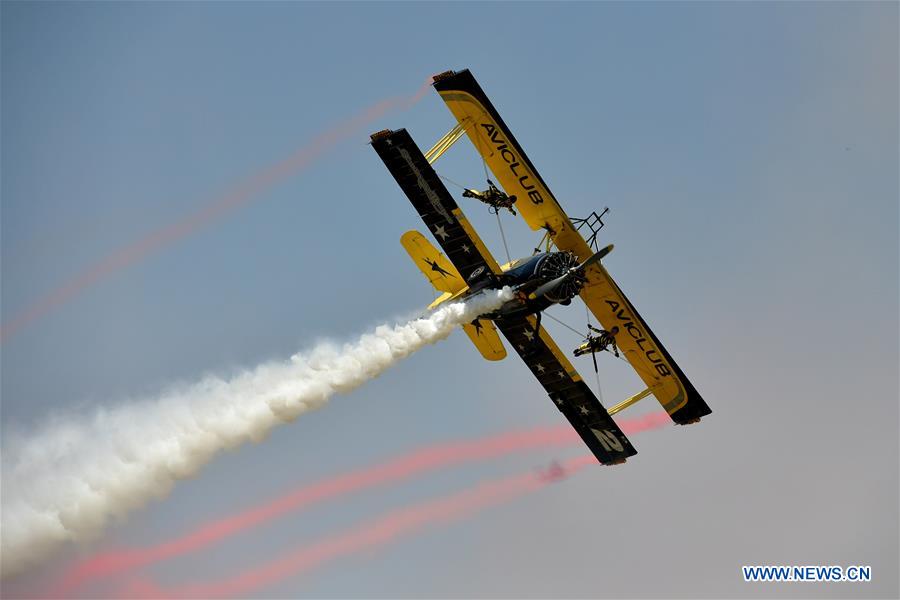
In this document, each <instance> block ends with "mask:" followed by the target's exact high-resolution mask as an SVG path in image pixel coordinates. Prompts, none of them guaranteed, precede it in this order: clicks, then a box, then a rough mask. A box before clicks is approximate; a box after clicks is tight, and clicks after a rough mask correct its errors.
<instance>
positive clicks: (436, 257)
mask: <svg viewBox="0 0 900 600" xmlns="http://www.w3.org/2000/svg"><path fill="white" fill-rule="evenodd" d="M400 243H401V244H402V245H403V248H404V249H405V250H406V252H407V254H409V257H410V258H411V259H412V261H413V262H414V263H416V266H417V267H419V270H421V271H422V273H423V274H424V275H425V277H427V278H428V281H429V282H430V283H431V285H433V286H434V287H435V289H437V290H439V291H441V292H449V293H450V294H455V293H456V292H458V291H460V290H461V289H463V288H464V287H466V282H465V281H463V278H462V277H461V276H460V274H459V271H457V270H456V267H454V266H453V265H452V264H451V263H450V261H449V260H447V257H446V256H444V255H443V254H441V253H440V252H439V251H438V249H437V248H435V247H434V246H433V245H432V244H431V242H429V241H428V240H427V239H425V236H424V235H422V234H421V233H419V232H418V231H415V230H412V231H407V232H406V233H404V234H403V235H402V236H401V237H400Z"/></svg>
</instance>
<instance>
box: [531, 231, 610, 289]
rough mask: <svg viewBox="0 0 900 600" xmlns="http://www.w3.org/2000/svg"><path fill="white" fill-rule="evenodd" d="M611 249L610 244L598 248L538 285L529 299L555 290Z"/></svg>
mask: <svg viewBox="0 0 900 600" xmlns="http://www.w3.org/2000/svg"><path fill="white" fill-rule="evenodd" d="M612 249H613V245H612V244H610V245H609V246H607V247H606V248H603V249H602V250H600V252H597V253H596V254H594V255H593V256H591V257H590V258H589V259H587V260H586V261H584V262H583V263H581V264H580V265H578V266H576V267H572V268H571V269H569V271H568V272H567V273H566V274H564V275H560V276H559V277H557V278H556V279H551V280H550V281H548V282H547V283H545V284H544V285H542V286H540V287H539V288H538V289H536V290H534V291H533V292H531V294H530V295H529V296H528V298H529V299H531V300H534V299H536V298H540V297H541V296H546V295H547V294H549V293H550V292H552V291H553V290H555V289H556V288H558V287H559V286H561V285H562V284H564V283H565V282H567V281H568V280H569V279H571V278H572V277H574V276H575V275H576V274H577V273H581V272H584V270H585V269H586V268H588V267H589V266H591V265H592V264H594V263H596V262H599V261H600V259H602V258H603V257H604V256H606V255H607V254H609V253H610V252H612Z"/></svg>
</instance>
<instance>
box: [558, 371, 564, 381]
mask: <svg viewBox="0 0 900 600" xmlns="http://www.w3.org/2000/svg"><path fill="white" fill-rule="evenodd" d="M559 378H560V379H565V378H566V373H565V371H560V372H559Z"/></svg>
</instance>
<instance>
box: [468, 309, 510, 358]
mask: <svg viewBox="0 0 900 600" xmlns="http://www.w3.org/2000/svg"><path fill="white" fill-rule="evenodd" d="M463 330H464V331H465V332H466V335H467V336H469V339H470V340H472V343H473V344H475V347H476V348H478V351H479V352H481V355H482V356H483V357H484V358H485V359H486V360H503V359H504V358H506V348H504V347H503V342H502V341H501V340H500V336H499V335H498V334H497V328H496V327H494V324H493V323H491V322H490V321H489V320H487V319H476V320H475V321H472V322H471V323H466V324H465V325H463Z"/></svg>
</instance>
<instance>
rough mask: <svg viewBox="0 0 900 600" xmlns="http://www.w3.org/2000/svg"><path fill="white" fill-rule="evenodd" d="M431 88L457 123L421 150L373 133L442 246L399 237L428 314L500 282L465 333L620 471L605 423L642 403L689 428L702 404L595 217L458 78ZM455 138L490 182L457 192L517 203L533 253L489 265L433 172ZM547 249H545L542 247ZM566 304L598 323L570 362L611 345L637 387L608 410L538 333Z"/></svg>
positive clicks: (624, 442) (406, 140)
mask: <svg viewBox="0 0 900 600" xmlns="http://www.w3.org/2000/svg"><path fill="white" fill-rule="evenodd" d="M432 86H433V87H434V89H435V90H436V91H437V92H438V94H439V95H440V97H441V99H442V100H443V101H444V102H445V103H446V105H447V108H449V109H450V112H451V113H452V114H453V116H454V117H455V118H456V121H457V124H456V125H455V126H454V127H453V128H452V129H451V130H450V131H449V132H448V133H447V134H446V135H445V136H443V137H442V138H441V139H439V140H438V142H437V143H436V144H434V146H432V147H431V149H430V150H429V151H428V152H425V153H423V152H422V151H421V150H420V149H419V147H418V146H417V145H416V144H415V142H414V141H413V139H412V137H411V136H410V134H409V133H408V132H407V131H406V130H405V129H399V130H396V131H393V130H383V131H379V132H377V133H374V134H372V136H371V140H372V146H373V148H374V149H375V151H376V152H377V153H378V156H379V157H380V158H381V159H382V160H383V161H384V163H385V165H386V166H387V168H388V171H390V173H391V175H392V176H393V177H394V179H395V180H396V181H397V183H398V184H399V186H400V188H401V189H402V190H403V192H404V193H405V194H406V196H407V197H408V198H409V200H410V202H411V203H412V205H413V207H414V208H415V209H416V211H417V212H418V213H419V216H420V217H421V218H422V220H423V221H424V223H425V226H426V227H427V228H428V230H429V231H430V232H431V234H432V235H433V236H434V239H435V240H436V241H437V243H438V245H439V246H440V248H441V249H442V250H443V253H441V252H440V251H439V250H438V249H437V248H435V247H434V246H433V245H432V244H431V243H430V242H429V241H428V239H427V238H426V237H425V236H424V235H423V234H421V233H419V232H417V231H408V232H406V233H404V234H403V236H402V237H401V238H400V241H401V244H402V245H403V247H404V248H405V249H406V251H407V253H408V254H409V256H410V258H412V260H413V262H414V263H415V264H416V266H418V267H419V269H420V270H421V271H422V273H424V275H425V277H427V278H428V281H429V282H431V284H432V285H433V286H434V287H435V288H436V289H437V290H438V291H440V292H441V295H440V296H439V297H438V298H437V299H436V300H435V301H434V302H433V303H432V304H431V306H430V308H434V307H435V306H438V305H440V304H441V303H443V302H446V301H449V300H455V299H463V298H466V297H468V296H471V295H473V294H476V293H479V292H481V291H483V290H485V289H495V288H500V287H503V286H509V287H510V288H511V289H512V290H513V291H514V297H513V299H512V300H510V301H508V302H506V303H505V304H504V305H503V306H501V307H500V308H499V309H497V310H495V311H493V312H491V313H489V314H485V315H481V316H479V317H478V318H477V319H475V320H474V321H472V322H471V323H469V324H465V325H464V326H463V329H464V330H465V333H466V335H467V336H468V337H469V339H470V340H471V341H472V343H473V344H474V345H475V347H476V348H477V349H478V351H479V352H480V353H481V355H482V356H483V357H484V358H486V359H487V360H492V361H495V360H501V359H503V358H505V357H506V349H505V347H504V345H503V342H502V341H501V340H500V336H499V335H498V333H497V330H499V331H500V333H502V334H503V337H505V338H506V340H507V341H508V342H509V344H510V345H511V346H512V348H513V349H514V350H515V351H516V353H518V354H519V356H520V357H521V358H522V360H523V361H524V362H525V364H526V365H527V366H528V368H529V369H530V370H531V372H532V373H533V374H534V376H535V377H536V378H537V380H538V381H539V382H540V384H541V385H542V386H543V387H544V389H545V390H546V391H547V393H548V394H549V396H550V398H551V400H552V401H553V402H554V404H555V405H556V407H557V408H558V409H559V411H560V412H562V414H563V415H564V416H565V417H566V419H568V421H569V423H570V424H571V425H572V427H573V428H574V429H575V431H577V432H578V434H579V436H580V437H581V438H582V440H584V442H585V444H586V445H587V446H588V448H590V450H591V451H592V452H593V453H594V455H595V456H596V457H597V460H598V461H599V462H601V463H603V464H618V463H622V462H624V461H625V459H626V458H628V457H629V456H632V455H634V454H636V453H637V451H636V450H635V449H634V447H633V446H632V444H631V442H630V441H629V440H628V438H627V437H626V436H625V434H624V433H623V432H622V430H621V429H620V428H619V426H618V425H616V422H615V421H614V420H613V418H612V415H614V414H616V413H618V412H619V411H621V410H623V409H625V408H627V407H629V406H631V405H633V404H635V403H636V402H638V401H639V400H641V399H643V398H646V397H647V396H650V395H652V396H654V397H655V398H656V399H657V400H658V401H659V403H660V404H661V405H662V407H663V408H664V409H665V410H666V412H667V413H668V414H669V416H670V417H671V419H672V420H673V421H674V422H675V423H677V424H681V425H686V424H689V423H695V422H697V421H699V420H700V418H701V417H703V416H705V415H708V414H710V413H711V410H710V408H709V406H707V404H706V402H704V400H703V398H702V397H701V396H700V394H699V393H698V392H697V390H696V389H695V388H694V386H693V385H691V383H690V381H688V379H687V377H685V375H684V373H683V372H682V370H681V369H680V368H679V366H678V364H676V362H675V360H674V359H673V358H672V356H671V355H670V354H669V352H668V351H667V350H666V349H665V347H663V345H662V343H661V342H660V341H659V339H657V337H656V336H655V335H654V334H653V331H651V330H650V327H649V326H648V325H647V323H646V321H644V320H643V319H642V318H641V316H640V315H639V314H638V312H637V310H636V309H635V307H634V305H633V304H632V303H631V302H630V301H629V300H628V298H627V297H626V296H625V294H624V293H623V292H622V290H621V289H620V288H619V286H618V285H616V282H615V281H614V280H613V279H612V277H611V276H610V275H609V272H608V271H607V270H606V268H605V267H604V266H603V264H602V259H603V258H604V257H605V256H606V255H607V254H608V253H609V252H610V251H611V250H612V248H613V247H612V245H608V246H606V247H604V248H602V249H601V248H598V245H597V234H598V231H599V228H600V227H602V225H603V223H602V220H601V219H600V217H601V216H602V214H603V213H601V215H597V213H596V212H594V213H592V215H591V216H590V217H588V218H587V219H570V218H569V216H567V215H566V213H565V211H563V209H562V207H561V206H560V204H559V202H558V201H557V200H556V198H555V197H554V196H553V194H552V192H551V191H550V189H549V187H547V184H546V183H545V182H544V180H543V179H542V178H541V176H540V175H539V174H538V172H537V170H536V169H535V168H534V165H532V164H531V161H530V160H529V159H528V157H527V156H526V154H525V152H524V151H523V150H522V148H521V146H520V145H519V143H518V142H517V141H516V139H515V137H514V136H513V134H512V132H511V131H510V130H509V128H508V127H507V126H506V124H505V123H504V122H503V120H502V119H501V118H500V115H499V114H498V113H497V110H496V109H495V108H494V106H493V104H491V102H490V100H488V98H487V96H486V95H485V93H484V91H482V89H481V86H479V85H478V82H477V81H475V78H474V77H473V76H472V74H471V73H470V72H469V71H468V70H463V71H459V72H455V71H447V72H444V73H441V74H440V75H437V76H435V77H434V78H433V83H432ZM463 136H467V137H468V138H469V140H470V141H471V142H472V144H473V145H474V147H475V149H476V151H477V152H478V153H479V154H480V156H481V158H482V160H483V161H484V164H485V166H486V168H489V169H490V171H491V172H492V173H493V176H494V178H495V180H496V181H497V182H499V185H497V184H495V183H494V182H493V181H490V180H489V181H488V184H489V187H488V189H487V190H486V191H484V192H479V191H478V190H474V189H468V188H466V189H465V191H464V193H463V194H462V196H463V197H467V198H474V199H476V200H479V201H481V202H483V203H485V204H488V205H489V207H490V208H491V209H492V212H495V213H496V212H499V211H500V210H501V209H503V208H506V209H509V210H510V212H512V213H513V214H516V212H514V211H513V206H515V208H516V209H517V212H518V215H521V217H522V218H523V219H524V220H525V222H526V223H527V224H528V226H529V227H530V228H531V229H532V230H534V231H543V232H544V233H543V236H544V239H543V240H542V241H541V243H539V244H538V248H537V249H536V252H535V253H534V254H533V255H532V256H529V257H526V258H521V259H518V260H513V261H511V262H509V263H508V264H505V265H500V264H498V262H497V260H496V259H495V258H494V256H493V255H492V254H491V253H490V252H489V251H488V249H487V247H486V246H485V244H484V242H482V240H481V238H480V237H479V236H478V234H477V233H476V232H475V230H474V229H473V227H472V225H471V224H470V223H469V221H468V220H467V219H466V217H465V215H464V214H463V212H462V211H461V210H460V208H459V206H458V205H457V203H456V201H455V200H454V198H453V196H452V195H451V194H450V192H449V191H448V190H447V188H446V187H445V186H444V184H443V183H442V182H441V179H440V178H439V177H438V175H437V173H436V172H435V170H434V168H433V167H432V164H433V163H434V161H436V160H437V159H438V158H439V157H440V156H441V155H442V154H444V153H445V152H446V151H447V150H448V149H449V148H450V147H451V146H452V145H453V144H454V143H455V142H456V141H457V140H459V139H460V138H462V137H463ZM604 212H605V211H604ZM584 225H587V226H588V229H589V230H590V231H591V235H590V236H589V237H588V239H585V238H584V237H583V235H582V233H581V229H580V228H581V227H583V226H584ZM545 243H546V245H545V246H544V247H545V249H546V251H540V250H541V247H542V245H544V244H545ZM552 248H555V249H552ZM575 296H579V297H580V298H581V299H582V301H584V303H585V304H586V305H587V307H588V309H589V310H590V311H591V313H593V315H594V316H595V317H596V319H597V320H598V321H599V322H600V325H601V326H602V327H603V329H599V328H592V331H593V332H594V333H596V334H597V335H593V334H592V333H589V334H588V337H587V338H586V340H585V344H582V345H581V346H580V347H579V348H578V349H576V355H580V354H585V353H588V352H590V353H591V354H592V355H593V356H594V358H595V361H596V353H597V352H598V351H602V350H605V349H609V348H614V349H616V352H617V353H621V356H622V358H624V360H626V361H627V362H628V363H629V364H630V365H631V367H632V368H633V369H634V370H635V372H636V373H637V374H638V376H639V377H640V378H641V380H642V381H643V382H644V384H645V385H646V389H644V390H643V391H641V392H638V393H637V394H635V395H633V396H631V397H630V398H627V399H626V400H624V401H622V402H620V403H618V404H616V405H615V406H613V407H611V408H610V409H608V410H607V409H606V408H604V406H603V405H602V404H601V403H600V401H599V400H598V399H597V396H596V395H595V394H594V393H593V392H592V391H591V389H590V387H589V386H588V385H587V384H586V383H585V382H584V380H583V379H582V378H581V376H580V375H579V374H578V372H577V371H576V370H575V367H573V366H572V364H571V362H569V360H568V358H567V357H566V356H565V354H563V353H562V352H561V351H560V349H559V347H558V346H557V345H556V343H555V342H554V341H553V339H552V338H551V337H550V335H549V334H548V332H547V331H546V328H543V327H541V314H542V312H543V311H544V310H545V309H546V308H548V307H550V306H553V305H556V304H560V305H568V304H570V303H571V301H572V299H573V298H574V297H575ZM595 365H596V362H595Z"/></svg>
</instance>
